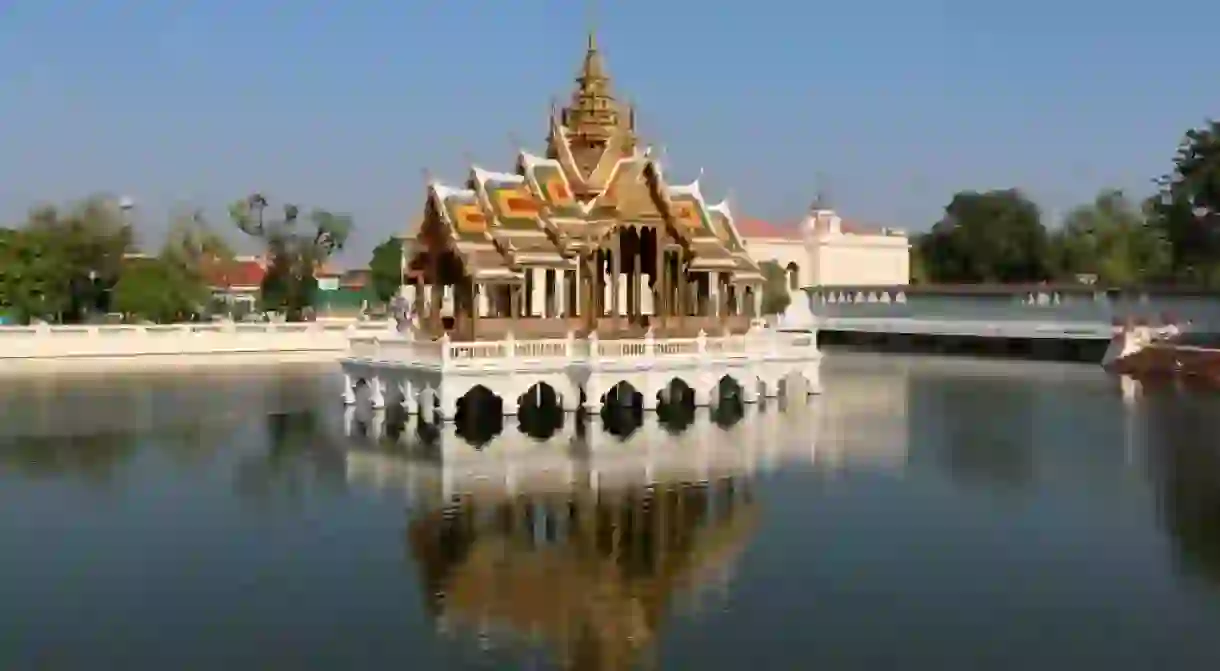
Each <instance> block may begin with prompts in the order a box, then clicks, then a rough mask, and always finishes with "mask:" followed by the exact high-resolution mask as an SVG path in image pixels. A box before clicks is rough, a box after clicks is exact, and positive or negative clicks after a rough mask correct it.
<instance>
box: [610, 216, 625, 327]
mask: <svg viewBox="0 0 1220 671" xmlns="http://www.w3.org/2000/svg"><path fill="white" fill-rule="evenodd" d="M610 276H611V278H612V279H611V284H612V285H613V286H614V289H613V291H614V293H612V294H610V305H611V309H612V311H613V313H614V322H613V324H614V328H615V330H618V329H619V328H620V327H621V326H622V321H621V320H620V319H619V317H621V316H622V310H621V303H620V302H619V287H620V286H621V285H622V281H621V278H622V276H623V236H622V235H621V234H620V233H617V232H616V233H615V234H614V256H612V257H610Z"/></svg>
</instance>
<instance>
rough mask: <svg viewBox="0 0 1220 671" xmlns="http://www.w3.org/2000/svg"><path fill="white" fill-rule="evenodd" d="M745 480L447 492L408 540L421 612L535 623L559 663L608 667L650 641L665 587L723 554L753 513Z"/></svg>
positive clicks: (693, 577) (695, 578) (720, 562)
mask: <svg viewBox="0 0 1220 671" xmlns="http://www.w3.org/2000/svg"><path fill="white" fill-rule="evenodd" d="M757 514H758V511H757V508H756V504H755V503H754V501H753V498H752V496H751V495H750V489H749V485H748V483H746V482H744V481H737V480H732V479H728V480H721V481H719V482H717V483H713V484H712V485H710V486H709V485H691V484H669V485H661V486H656V487H648V488H643V487H641V488H633V489H629V490H623V491H617V492H613V493H609V492H594V491H591V490H586V491H584V492H581V493H579V494H576V495H567V494H562V495H561V494H549V495H528V496H520V497H517V498H516V499H515V500H508V501H503V500H500V501H494V502H480V501H476V500H474V499H472V498H470V497H463V498H458V499H455V501H454V503H452V504H451V505H449V506H446V507H444V508H441V509H437V510H432V511H429V512H426V513H424V514H421V515H419V516H417V517H416V518H415V519H414V520H413V521H412V522H411V524H410V527H409V530H408V534H407V536H408V544H409V546H410V552H411V554H412V555H413V557H414V563H415V564H416V566H417V567H418V569H419V571H420V574H421V579H422V582H423V591H424V593H425V594H427V595H428V601H427V604H426V607H427V609H428V612H429V613H430V615H432V616H433V617H434V618H437V619H439V620H443V621H445V622H446V623H447V624H448V625H449V626H458V627H462V626H466V627H470V628H478V627H479V626H480V625H481V624H482V623H488V622H490V623H492V624H493V625H494V626H496V627H497V628H508V629H509V630H511V631H513V632H515V633H517V634H518V635H520V636H521V637H526V636H529V635H530V634H531V633H533V632H541V634H542V636H543V638H544V639H546V640H547V641H548V642H549V643H550V644H551V645H552V646H553V647H554V649H555V651H556V653H557V654H558V656H559V659H560V660H561V661H562V662H563V664H564V666H565V667H567V668H574V669H619V668H629V667H631V666H633V665H634V664H635V663H637V662H638V661H639V659H640V657H641V655H642V654H643V653H644V651H645V650H647V649H649V648H651V647H652V645H653V643H654V642H655V640H656V636H657V633H658V630H659V628H660V625H661V619H662V617H663V616H664V615H665V613H666V611H667V610H668V608H669V605H670V604H671V603H672V601H673V598H674V596H675V594H676V593H677V592H679V591H681V590H682V589H684V588H688V587H696V586H698V584H699V583H700V582H702V581H704V580H706V578H707V577H709V576H714V575H718V574H719V572H720V569H723V568H725V567H726V566H727V565H728V564H729V563H731V562H732V561H733V560H734V559H735V558H736V555H737V554H738V553H739V552H740V551H741V550H742V549H743V548H744V546H745V544H746V543H747V541H748V539H749V537H750V535H751V534H752V532H753V528H754V525H755V524H756V520H757Z"/></svg>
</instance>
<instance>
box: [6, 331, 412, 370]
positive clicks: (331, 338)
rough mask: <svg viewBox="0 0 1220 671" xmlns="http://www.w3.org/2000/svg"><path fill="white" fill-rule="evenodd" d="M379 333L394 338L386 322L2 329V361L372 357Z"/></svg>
mask: <svg viewBox="0 0 1220 671" xmlns="http://www.w3.org/2000/svg"><path fill="white" fill-rule="evenodd" d="M375 333H376V334H390V333H393V326H392V325H391V324H390V323H388V322H361V323H358V324H346V325H345V324H334V323H314V322H309V323H274V324H267V323H233V322H217V323H192V324H148V325H144V324H115V325H96V326H79V325H72V326H52V325H49V324H39V325H34V326H0V361H4V360H9V361H14V360H41V359H47V360H51V359H115V358H124V359H132V360H135V359H139V358H141V357H150V356H155V357H162V358H164V357H179V356H192V355H198V356H206V355H211V354H256V353H266V354H275V353H286V352H297V353H303V352H334V353H340V352H343V351H344V350H350V349H352V348H353V347H356V348H361V349H362V351H365V352H370V353H371V352H374V351H376V347H377V346H376V344H374V343H371V342H370V340H369V337H370V336H371V335H372V334H375ZM356 343H358V344H356Z"/></svg>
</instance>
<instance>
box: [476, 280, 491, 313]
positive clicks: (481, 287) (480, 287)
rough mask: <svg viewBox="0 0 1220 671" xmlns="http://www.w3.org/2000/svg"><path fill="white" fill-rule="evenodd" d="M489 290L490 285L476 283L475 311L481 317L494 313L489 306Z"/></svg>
mask: <svg viewBox="0 0 1220 671" xmlns="http://www.w3.org/2000/svg"><path fill="white" fill-rule="evenodd" d="M488 290H490V287H488V285H486V284H475V292H477V295H476V298H475V312H476V314H477V315H478V316H479V317H487V316H488V315H490V314H492V311H490V309H489V307H488V299H487V292H488Z"/></svg>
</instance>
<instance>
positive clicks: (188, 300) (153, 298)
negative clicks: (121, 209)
mask: <svg viewBox="0 0 1220 671" xmlns="http://www.w3.org/2000/svg"><path fill="white" fill-rule="evenodd" d="M207 297H208V291H207V287H206V286H205V285H204V284H203V283H202V282H199V281H198V279H197V278H195V277H193V276H190V275H187V274H186V273H184V272H183V271H182V269H181V268H179V267H178V266H176V265H174V263H173V262H171V261H168V260H166V259H164V258H151V259H131V260H130V261H129V262H128V263H127V266H126V267H125V268H124V269H123V274H122V275H120V276H119V281H118V282H117V283H116V284H115V285H114V290H113V299H112V302H113V309H114V310H115V311H117V312H122V313H123V314H125V315H129V316H132V317H136V318H139V319H143V320H147V321H151V322H156V323H159V324H167V323H172V322H176V321H183V320H185V319H186V318H187V317H189V316H190V315H191V314H194V313H196V312H198V311H199V310H200V308H201V306H202V305H203V304H204V302H205V301H206V300H207Z"/></svg>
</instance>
